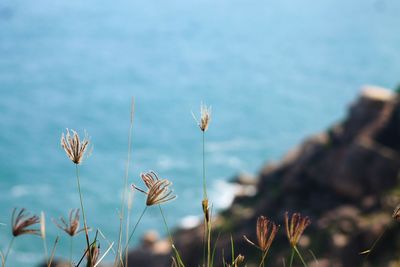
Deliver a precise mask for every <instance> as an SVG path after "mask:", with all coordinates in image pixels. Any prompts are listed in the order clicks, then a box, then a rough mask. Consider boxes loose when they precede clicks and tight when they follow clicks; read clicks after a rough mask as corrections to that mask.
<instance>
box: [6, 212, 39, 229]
mask: <svg viewBox="0 0 400 267" xmlns="http://www.w3.org/2000/svg"><path fill="white" fill-rule="evenodd" d="M16 213H18V214H17V215H16ZM15 215H16V216H15ZM39 222H40V218H39V217H38V216H36V215H32V216H30V215H29V213H28V212H26V209H24V208H22V209H21V210H20V211H19V212H17V209H16V208H15V209H14V210H13V213H12V216H11V225H12V234H13V236H20V235H24V234H33V235H41V234H40V230H39V229H32V228H28V227H30V226H32V225H35V224H38V223H39Z"/></svg>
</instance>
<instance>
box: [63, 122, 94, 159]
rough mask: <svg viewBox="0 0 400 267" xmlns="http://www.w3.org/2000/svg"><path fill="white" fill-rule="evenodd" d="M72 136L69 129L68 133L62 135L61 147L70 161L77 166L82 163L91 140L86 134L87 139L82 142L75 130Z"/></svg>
mask: <svg viewBox="0 0 400 267" xmlns="http://www.w3.org/2000/svg"><path fill="white" fill-rule="evenodd" d="M71 132H72V136H71V134H70V133H69V130H68V129H67V133H66V134H65V136H64V133H63V134H62V135H61V146H62V148H63V149H64V151H65V153H67V156H68V158H69V159H70V160H72V162H73V163H75V164H80V163H81V162H82V159H83V156H84V154H85V152H86V149H87V148H88V145H89V139H88V137H87V135H86V134H85V137H84V138H83V140H82V141H81V140H80V138H79V135H78V133H77V132H75V131H74V130H71Z"/></svg>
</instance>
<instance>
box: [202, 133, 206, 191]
mask: <svg viewBox="0 0 400 267" xmlns="http://www.w3.org/2000/svg"><path fill="white" fill-rule="evenodd" d="M202 133H203V134H202V136H203V196H204V199H207V184H206V159H205V158H206V156H205V154H206V153H205V132H204V131H203V132H202Z"/></svg>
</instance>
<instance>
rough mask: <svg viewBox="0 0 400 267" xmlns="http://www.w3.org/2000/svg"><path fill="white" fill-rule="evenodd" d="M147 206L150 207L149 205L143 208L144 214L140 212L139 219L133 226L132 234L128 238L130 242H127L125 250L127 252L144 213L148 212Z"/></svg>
mask: <svg viewBox="0 0 400 267" xmlns="http://www.w3.org/2000/svg"><path fill="white" fill-rule="evenodd" d="M147 207H148V206H146V207H145V208H144V209H143V211H142V214H140V217H139V219H138V220H137V222H136V224H135V226H134V227H133V230H132V233H131V234H130V236H129V238H128V242H127V244H126V246H125V249H124V251H125V252H126V250H127V249H128V245H129V242H130V241H131V239H132V237H133V234H134V233H135V231H136V228H137V226H138V225H139V223H140V221H141V220H142V217H143V215H144V213H145V212H146V210H147Z"/></svg>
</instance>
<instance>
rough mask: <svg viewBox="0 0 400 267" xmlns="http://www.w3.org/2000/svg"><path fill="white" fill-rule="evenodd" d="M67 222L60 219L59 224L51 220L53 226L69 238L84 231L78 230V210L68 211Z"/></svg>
mask: <svg viewBox="0 0 400 267" xmlns="http://www.w3.org/2000/svg"><path fill="white" fill-rule="evenodd" d="M68 218H69V221H68V222H67V221H66V220H65V219H64V218H63V217H60V223H58V222H57V221H56V220H54V219H53V222H54V224H55V225H56V226H57V227H58V228H60V229H61V230H63V231H64V232H66V233H67V234H68V235H69V236H75V235H77V234H78V233H80V232H82V231H84V229H81V230H79V209H72V210H70V211H69V217H68Z"/></svg>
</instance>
